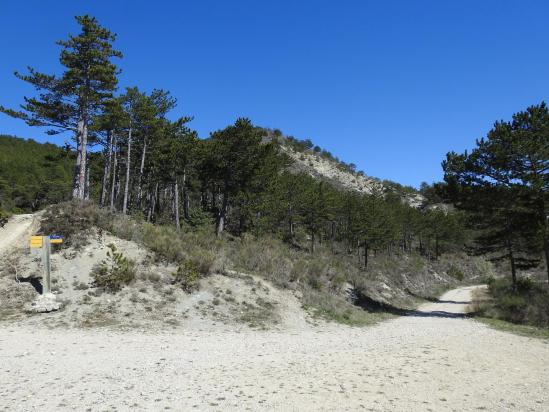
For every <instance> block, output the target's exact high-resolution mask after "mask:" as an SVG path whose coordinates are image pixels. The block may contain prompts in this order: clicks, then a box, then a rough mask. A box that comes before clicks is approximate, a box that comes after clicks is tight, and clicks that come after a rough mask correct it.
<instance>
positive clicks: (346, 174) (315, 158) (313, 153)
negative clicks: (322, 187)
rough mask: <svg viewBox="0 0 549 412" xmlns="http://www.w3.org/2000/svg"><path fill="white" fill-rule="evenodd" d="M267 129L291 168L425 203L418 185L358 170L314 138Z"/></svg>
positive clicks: (364, 190) (348, 187)
mask: <svg viewBox="0 0 549 412" xmlns="http://www.w3.org/2000/svg"><path fill="white" fill-rule="evenodd" d="M266 132H267V134H268V140H269V141H275V142H277V143H278V144H279V147H280V148H281V150H282V152H283V153H284V154H286V155H287V156H288V157H289V158H290V160H291V164H290V170H291V171H293V172H294V173H305V174H307V175H309V176H311V177H313V178H316V179H319V180H323V181H326V182H328V183H329V184H331V185H332V186H334V187H336V188H338V189H343V190H348V191H355V192H357V193H361V194H372V193H373V192H376V191H380V192H392V193H395V194H397V195H398V196H400V197H401V198H402V200H403V201H404V202H405V203H406V204H408V205H410V206H412V207H415V208H421V207H423V206H425V204H426V199H425V198H424V197H423V196H422V195H421V194H420V193H419V192H418V191H417V190H416V189H414V188H412V187H405V186H402V185H400V184H398V183H396V182H391V181H386V180H385V181H382V180H380V179H378V178H376V177H370V176H368V175H366V174H365V173H364V172H363V171H357V170H356V166H355V165H354V164H348V163H345V162H344V161H342V160H339V159H338V158H337V157H334V156H333V155H332V154H331V153H330V152H328V151H326V150H324V149H322V148H320V147H319V146H316V145H314V143H313V142H312V141H311V140H308V139H307V140H299V139H296V138H294V137H293V136H284V135H282V133H281V132H280V131H279V130H277V129H275V130H266Z"/></svg>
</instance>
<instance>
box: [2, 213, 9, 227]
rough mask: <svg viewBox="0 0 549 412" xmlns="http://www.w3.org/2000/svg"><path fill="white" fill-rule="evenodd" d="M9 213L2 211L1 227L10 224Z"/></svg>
mask: <svg viewBox="0 0 549 412" xmlns="http://www.w3.org/2000/svg"><path fill="white" fill-rule="evenodd" d="M9 217H10V216H9V214H8V212H4V211H3V210H2V209H0V227H2V226H4V225H5V224H6V223H8V218H9Z"/></svg>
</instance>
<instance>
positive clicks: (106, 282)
mask: <svg viewBox="0 0 549 412" xmlns="http://www.w3.org/2000/svg"><path fill="white" fill-rule="evenodd" d="M107 247H108V248H109V249H110V250H109V251H108V252H107V258H108V260H103V261H102V262H101V263H100V264H98V265H96V266H95V267H94V268H93V270H92V273H91V277H92V279H93V283H94V285H95V286H97V287H100V288H103V289H105V290H106V291H108V292H111V293H114V292H118V291H119V290H120V289H122V287H123V286H124V285H127V284H129V283H131V282H132V281H133V280H134V279H135V272H136V271H135V266H136V265H135V262H134V261H133V260H131V259H128V258H127V257H125V256H124V255H123V254H122V252H118V251H117V250H116V246H115V245H113V244H112V243H111V244H109V245H108V246H107Z"/></svg>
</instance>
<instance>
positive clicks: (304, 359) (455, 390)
mask: <svg viewBox="0 0 549 412" xmlns="http://www.w3.org/2000/svg"><path fill="white" fill-rule="evenodd" d="M469 293H470V290H469V289H467V288H465V289H458V290H454V291H451V292H448V293H447V294H446V295H444V296H443V299H442V300H445V301H448V302H447V303H432V304H428V305H425V306H424V307H422V308H421V312H418V313H417V315H418V316H413V317H403V318H399V319H395V320H392V321H389V322H385V323H383V324H381V325H379V326H376V327H372V328H348V327H343V326H338V325H331V326H324V327H320V328H314V327H311V328H310V329H306V330H288V331H284V332H255V331H249V332H243V333H236V332H235V333H230V332H223V333H215V332H200V331H185V332H177V333H175V332H174V333H165V334H154V335H153V334H147V333H140V332H132V333H117V332H112V331H111V332H109V331H102V330H99V331H98V330H62V329H59V330H31V329H30V328H25V327H19V326H17V325H13V326H11V327H7V328H6V329H4V330H3V331H2V333H1V334H0V399H1V400H2V402H1V405H3V406H4V407H5V408H6V409H7V410H21V411H23V410H38V409H40V410H69V409H76V410H86V409H87V408H90V409H91V410H113V409H114V408H117V409H122V410H128V409H130V408H132V407H135V408H137V409H147V410H160V409H164V408H166V407H168V408H171V409H176V410H188V409H190V408H193V407H194V408H196V409H198V410H227V409H233V410H237V409H238V410H243V409H246V408H249V409H251V410H258V409H277V410H357V409H361V408H366V409H371V410H433V411H441V410H458V411H463V410H482V409H487V410H498V411H501V410H521V411H527V410H539V411H541V410H547V409H546V408H547V405H548V404H549V395H548V394H549V369H548V368H547V365H548V364H549V345H548V344H547V343H546V342H544V341H540V340H534V339H529V338H524V337H519V336H514V335H511V334H507V333H502V332H498V331H494V330H492V329H489V328H487V327H485V326H484V325H482V324H480V323H477V322H475V321H473V320H471V319H464V318H460V317H456V316H459V313H460V312H461V311H463V309H464V307H465V304H459V303H452V301H457V302H466V301H467V299H468V297H469ZM48 387H49V388H50V389H51V394H50V395H49V396H48V395H46V393H47V388H48Z"/></svg>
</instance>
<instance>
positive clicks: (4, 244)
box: [0, 214, 34, 253]
mask: <svg viewBox="0 0 549 412" xmlns="http://www.w3.org/2000/svg"><path fill="white" fill-rule="evenodd" d="M33 218H34V215H32V214H28V215H15V216H13V217H11V218H10V220H9V221H8V223H6V225H5V226H4V227H1V228H0V253H1V252H2V251H3V250H6V249H8V248H9V247H11V246H12V245H14V243H15V242H18V243H20V242H21V241H24V240H26V241H27V242H28V241H29V240H28V239H22V238H23V235H24V234H25V233H27V231H28V230H29V229H30V227H31V225H32V223H33Z"/></svg>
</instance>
